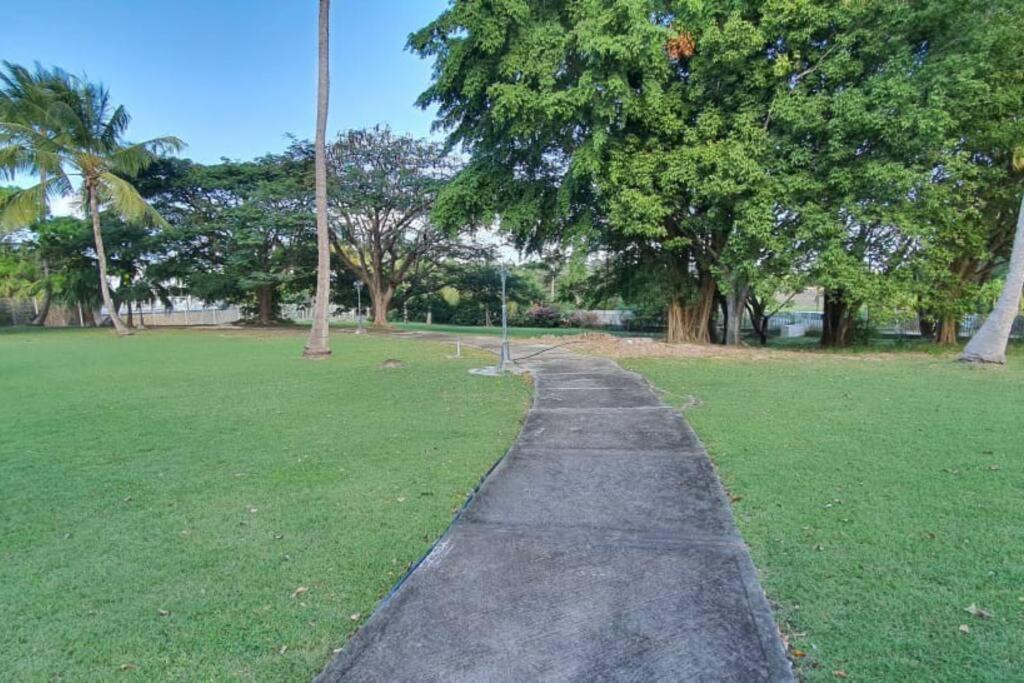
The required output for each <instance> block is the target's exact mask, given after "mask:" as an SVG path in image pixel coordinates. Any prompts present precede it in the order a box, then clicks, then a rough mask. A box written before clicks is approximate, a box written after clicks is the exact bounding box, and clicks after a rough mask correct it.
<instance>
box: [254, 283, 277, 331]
mask: <svg viewBox="0 0 1024 683" xmlns="http://www.w3.org/2000/svg"><path fill="white" fill-rule="evenodd" d="M256 299H257V302H258V312H257V315H259V321H260V325H270V324H272V323H273V322H274V290H273V288H271V287H260V288H259V289H257V290H256Z"/></svg>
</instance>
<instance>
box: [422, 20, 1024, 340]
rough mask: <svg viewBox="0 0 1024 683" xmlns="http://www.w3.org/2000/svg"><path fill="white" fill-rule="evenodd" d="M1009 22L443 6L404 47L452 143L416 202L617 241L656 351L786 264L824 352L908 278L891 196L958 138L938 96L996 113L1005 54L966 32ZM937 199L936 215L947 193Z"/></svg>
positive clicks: (911, 267) (915, 236) (935, 163)
mask: <svg viewBox="0 0 1024 683" xmlns="http://www.w3.org/2000/svg"><path fill="white" fill-rule="evenodd" d="M1017 5H1019V3H1017ZM1020 15H1021V11H1020V9H1019V7H1018V8H1016V9H1015V4H1014V3H1012V2H1010V1H1009V0H997V1H996V2H982V1H981V0H966V1H961V0H933V1H932V2H929V3H913V4H911V3H870V2H863V3H859V2H847V3H833V2H824V1H816V0H741V1H736V2H702V3H695V2H688V1H665V0H621V1H620V2H613V3H597V2H588V1H585V0H556V1H554V2H545V3H529V2H524V1H522V0H495V2H490V3H477V2H472V1H470V0H455V1H454V2H452V3H451V5H450V6H449V8H448V9H447V10H445V11H444V12H443V13H442V15H441V16H440V17H438V18H437V19H436V20H435V21H434V22H432V23H431V24H430V25H428V26H427V27H425V28H424V29H422V30H421V31H419V32H418V33H416V34H414V35H413V36H412V38H411V45H412V47H413V49H414V50H416V51H417V52H419V53H420V54H421V55H423V56H426V57H431V58H433V59H434V68H435V71H434V81H433V83H432V85H431V86H430V87H429V88H428V90H427V91H426V92H425V93H424V94H423V95H422V97H421V100H420V102H421V104H423V105H424V106H430V105H434V106H437V108H438V117H439V118H438V124H439V126H440V127H441V128H443V129H445V130H446V131H447V132H448V134H449V142H450V143H451V144H453V145H462V146H463V147H464V148H465V149H467V150H468V152H469V154H470V160H469V163H468V164H467V166H466V168H465V169H464V170H463V171H462V172H461V173H460V174H459V175H458V176H457V177H456V179H455V180H454V182H453V183H451V185H450V186H449V187H448V188H447V189H446V190H445V191H444V193H443V194H442V196H441V198H440V200H439V202H438V206H439V209H442V210H439V211H436V212H435V214H436V215H437V216H438V218H439V219H441V220H443V221H444V222H445V223H448V222H458V221H460V220H466V218H467V217H474V218H476V219H479V220H486V219H487V218H488V217H489V216H492V215H494V214H496V213H497V214H500V215H501V219H502V225H503V226H504V227H506V228H507V229H508V230H510V231H511V232H513V233H514V234H515V235H516V236H517V237H518V238H519V240H520V243H521V244H523V245H525V246H529V247H537V246H539V245H540V244H541V243H543V242H544V241H545V240H550V239H564V238H565V236H566V235H567V234H571V233H573V232H574V231H578V232H583V233H585V234H589V235H591V236H596V243H597V244H598V245H599V246H602V247H607V246H617V247H621V246H624V245H623V244H622V243H623V239H625V241H629V242H632V243H634V245H635V248H633V249H632V251H633V253H637V254H643V257H644V259H645V261H646V262H649V263H650V264H651V267H652V268H656V269H657V270H658V271H659V272H661V273H662V278H661V281H660V290H661V292H662V295H663V297H664V298H665V300H666V309H667V321H668V336H669V339H670V340H675V341H705V340H707V339H708V338H710V336H711V328H710V326H709V323H710V319H711V316H712V315H713V311H714V310H715V307H716V304H719V305H720V304H722V303H726V304H728V305H727V306H726V308H727V309H730V310H731V311H732V313H731V315H730V314H729V313H728V312H727V314H726V316H723V317H728V318H730V322H729V324H728V325H726V327H727V330H728V331H729V332H730V334H729V336H730V337H731V339H732V340H736V339H737V337H738V335H737V334H736V331H737V328H738V317H737V316H738V314H739V313H741V308H742V305H741V304H742V301H743V298H744V296H743V293H744V291H747V292H748V298H749V292H756V291H758V290H759V288H760V289H762V293H761V294H760V295H759V296H760V297H761V298H762V299H763V285H764V283H765V282H770V281H771V280H772V279H777V278H778V275H779V271H778V269H777V268H781V269H785V268H788V267H793V268H799V269H801V270H802V272H803V274H805V275H806V276H807V278H808V279H811V280H813V281H816V282H817V283H818V284H820V285H822V286H824V287H825V290H826V296H825V297H824V301H825V323H826V325H825V327H826V330H825V334H824V335H823V342H824V343H826V344H848V343H850V341H851V340H852V331H853V327H854V323H855V321H856V319H857V317H858V313H859V311H860V309H861V307H862V306H863V305H864V304H865V303H867V302H869V301H871V302H874V301H892V300H896V299H899V298H901V297H904V298H905V297H906V296H908V295H909V293H910V292H912V291H913V287H914V286H916V283H918V282H920V279H919V278H918V279H916V280H915V275H916V274H918V273H920V268H917V267H916V265H917V264H916V261H915V259H916V258H917V256H918V255H919V251H920V248H921V245H922V244H923V243H924V241H925V240H926V239H927V238H928V237H929V230H930V227H929V224H928V222H927V221H924V220H922V219H921V218H920V216H919V215H917V216H914V215H913V212H912V208H913V205H914V204H915V202H918V201H920V198H921V197H922V194H923V190H924V187H925V186H926V185H927V184H928V183H930V182H932V181H933V180H934V178H935V177H936V173H937V171H938V170H939V168H940V165H941V163H942V159H943V157H944V155H945V154H948V153H949V149H950V147H951V146H953V147H955V146H956V141H957V140H959V139H961V136H960V135H958V130H957V129H958V124H959V122H960V120H961V119H958V118H957V117H956V116H953V115H951V107H956V100H957V98H962V97H964V96H965V95H967V94H969V93H974V94H976V95H978V97H974V98H973V99H972V100H971V101H972V102H976V103H979V106H976V107H972V110H971V112H972V115H976V116H979V117H984V116H991V115H992V114H991V112H992V111H993V109H992V108H991V106H987V105H994V104H999V105H1000V109H999V111H1005V107H1004V106H1003V105H1005V104H1006V102H1005V99H1006V97H1005V86H1006V83H1005V79H1004V78H1002V76H1000V75H999V69H986V68H985V67H984V65H985V64H986V63H987V61H988V60H989V59H990V58H991V57H993V56H1000V55H1003V56H1012V55H1013V54H1017V53H1014V52H1013V47H1014V44H1013V43H1010V42H1007V41H1006V40H1003V41H1002V44H1001V47H996V48H991V49H990V48H987V47H985V46H979V43H978V41H975V40H973V39H972V38H968V37H969V36H972V35H974V34H975V33H976V32H977V30H978V29H980V28H983V27H985V26H986V25H990V24H992V23H993V22H994V23H997V24H1007V25H1010V26H1014V25H1018V26H1019V24H1020ZM1000 33H1001V34H1003V35H1005V34H1006V31H1001V32H1000ZM1018 52H1019V51H1018ZM1002 63H1003V64H1005V65H1008V66H1011V67H1012V65H1013V63H1014V62H1013V60H1012V59H1003V61H1002ZM1018 64H1019V61H1018ZM1018 68H1019V66H1018ZM1002 73H1007V71H1006V69H1002ZM1001 79H1002V80H1001ZM1018 80H1019V79H1018ZM985 93H988V94H989V95H991V96H990V97H988V98H986V97H985V96H984V95H985ZM982 102H985V103H987V105H986V106H981V104H980V103H982ZM1000 115H1001V114H1000ZM976 160H977V161H980V160H981V155H979V156H978V157H977V158H976ZM942 190H943V191H944V192H947V191H948V193H950V194H947V196H946V198H945V199H946V201H945V202H944V205H945V206H948V205H949V204H950V198H951V194H954V193H962V192H964V188H963V186H962V185H960V184H957V183H955V182H954V183H949V184H948V185H946V186H943V187H942ZM938 205H939V204H935V205H934V206H938ZM794 249H795V250H796V251H797V252H798V253H794V252H793V250H794ZM768 264H770V265H771V267H770V268H767V269H766V268H765V266H766V265H768ZM765 272H767V273H768V274H769V277H768V278H762V277H761V275H762V274H763V273H765ZM758 280H760V282H759V281H758Z"/></svg>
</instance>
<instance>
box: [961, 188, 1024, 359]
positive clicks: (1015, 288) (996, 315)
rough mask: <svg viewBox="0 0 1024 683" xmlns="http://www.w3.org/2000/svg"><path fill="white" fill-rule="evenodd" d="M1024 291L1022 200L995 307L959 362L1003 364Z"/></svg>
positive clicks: (1023, 220) (968, 344)
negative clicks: (1004, 274)
mask: <svg viewBox="0 0 1024 683" xmlns="http://www.w3.org/2000/svg"><path fill="white" fill-rule="evenodd" d="M1022 290H1024V199H1022V200H1021V204H1020V213H1019V214H1018V216H1017V231H1016V233H1015V234H1014V237H1013V251H1012V253H1011V254H1010V267H1009V270H1007V272H1006V282H1005V283H1003V291H1002V292H1001V293H1000V294H999V300H998V301H996V306H995V308H993V309H992V312H991V313H989V315H988V317H987V318H985V322H984V324H983V325H982V326H981V329H980V330H978V332H977V333H976V334H975V335H974V336H973V337H971V341H969V342H968V343H967V347H966V348H965V349H964V352H963V353H962V354H961V355H960V360H962V361H965V362H969V363H999V364H1003V363H1006V345H1007V344H1009V342H1010V331H1011V330H1012V329H1013V321H1014V320H1016V318H1017V315H1018V314H1019V313H1020V298H1021V292H1022Z"/></svg>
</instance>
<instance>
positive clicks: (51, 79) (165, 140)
mask: <svg viewBox="0 0 1024 683" xmlns="http://www.w3.org/2000/svg"><path fill="white" fill-rule="evenodd" d="M7 68H8V71H9V72H12V71H13V70H14V69H15V67H12V66H10V65H8V67H7ZM12 80H16V79H12ZM36 82H37V86H38V89H39V91H38V92H34V94H33V97H34V101H33V103H32V106H31V108H19V107H18V104H17V102H11V103H8V104H6V105H5V106H3V107H0V114H2V115H3V119H0V168H2V169H3V171H4V172H5V173H7V174H8V175H10V176H14V175H15V174H18V173H27V174H33V175H36V176H37V177H38V179H39V182H38V183H36V184H35V185H33V186H31V187H29V188H25V189H23V190H20V191H19V192H16V193H14V194H13V195H11V196H10V197H8V199H7V200H6V201H5V203H4V206H3V207H2V213H0V221H2V222H3V223H5V224H7V225H17V224H27V223H30V222H32V221H34V220H36V219H38V218H39V217H40V216H42V215H43V214H45V210H46V208H45V207H46V201H47V199H48V198H51V197H54V196H66V195H73V196H76V197H77V198H78V199H79V200H80V203H81V205H82V206H83V208H84V209H85V210H86V211H87V213H88V215H89V216H90V218H91V220H92V229H93V240H94V248H95V250H96V259H97V264H98V265H99V279H100V292H101V295H102V298H103V304H104V306H105V307H106V308H107V311H108V312H109V315H110V318H111V321H112V322H113V324H114V327H115V328H116V329H117V332H118V333H119V334H130V333H131V331H130V330H129V329H128V327H127V326H125V324H124V323H123V321H122V320H121V318H120V316H119V315H118V313H117V308H116V307H115V306H114V301H113V299H112V297H111V294H110V285H109V282H108V279H107V258H106V250H105V248H104V243H103V233H102V229H101V222H100V211H101V209H106V210H108V211H111V212H112V213H114V214H116V215H118V216H120V217H121V218H123V219H124V220H127V221H131V222H134V221H141V222H147V223H152V224H158V225H159V224H164V220H163V218H161V217H160V215H159V214H158V213H157V212H156V211H155V210H153V208H152V207H150V206H149V205H148V204H147V203H146V201H145V200H144V199H143V198H142V197H141V196H140V195H139V193H138V191H136V189H135V188H134V187H133V186H132V183H131V181H130V178H132V177H134V176H135V175H136V174H137V173H139V172H140V171H142V170H143V169H145V168H146V167H147V166H149V165H150V164H151V163H152V162H153V161H154V159H155V158H156V157H157V156H159V155H161V154H164V153H167V152H173V151H177V150H179V149H181V147H182V146H183V145H182V143H181V141H180V140H178V139H177V138H174V137H162V138H155V139H152V140H147V141H145V142H141V143H129V142H127V141H126V140H125V137H124V135H125V132H126V130H127V128H128V124H129V122H130V120H131V119H130V117H129V115H128V112H127V111H126V110H125V108H124V107H123V106H115V105H114V104H113V102H112V101H111V98H110V93H109V91H108V90H107V89H106V88H105V87H103V86H102V85H97V84H95V83H90V82H87V81H84V80H81V79H78V78H75V77H73V76H70V75H68V74H66V73H64V72H61V71H58V70H55V71H51V72H45V71H44V72H41V73H40V78H37V79H36ZM7 90H8V92H10V91H11V88H10V86H9V85H8V87H7Z"/></svg>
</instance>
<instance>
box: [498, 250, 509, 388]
mask: <svg viewBox="0 0 1024 683" xmlns="http://www.w3.org/2000/svg"><path fill="white" fill-rule="evenodd" d="M507 277H508V270H507V269H506V268H505V264H504V263H503V264H501V355H500V357H499V360H498V372H505V371H506V370H507V369H508V368H507V367H506V365H507V364H508V363H511V362H512V354H511V353H509V348H508V298H507V295H506V293H505V279H506V278H507Z"/></svg>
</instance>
